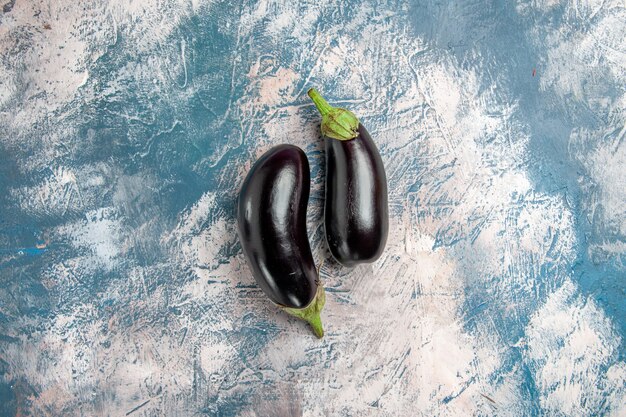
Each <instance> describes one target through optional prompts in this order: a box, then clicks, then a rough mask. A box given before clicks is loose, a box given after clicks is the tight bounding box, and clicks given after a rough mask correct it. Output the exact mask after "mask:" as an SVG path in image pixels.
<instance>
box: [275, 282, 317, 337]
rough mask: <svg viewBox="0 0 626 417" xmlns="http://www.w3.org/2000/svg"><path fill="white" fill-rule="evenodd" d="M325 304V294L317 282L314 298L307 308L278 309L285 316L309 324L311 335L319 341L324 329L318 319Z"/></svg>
mask: <svg viewBox="0 0 626 417" xmlns="http://www.w3.org/2000/svg"><path fill="white" fill-rule="evenodd" d="M325 303H326V293H325V292H324V287H323V286H322V284H321V283H320V282H318V283H317V293H315V298H313V301H311V302H310V303H309V305H308V306H306V307H304V308H289V307H280V308H281V309H282V310H283V311H284V312H286V313H287V314H291V315H292V316H294V317H297V318H299V319H300V320H304V321H306V322H307V323H309V324H310V325H311V328H312V329H313V333H315V336H317V337H318V338H319V339H321V338H322V337H324V328H323V327H322V319H321V317H320V313H321V312H322V309H323V308H324V304H325Z"/></svg>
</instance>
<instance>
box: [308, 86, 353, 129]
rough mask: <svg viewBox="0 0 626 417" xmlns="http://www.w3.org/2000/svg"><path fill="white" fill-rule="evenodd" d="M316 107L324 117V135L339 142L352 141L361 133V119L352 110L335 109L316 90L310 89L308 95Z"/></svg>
mask: <svg viewBox="0 0 626 417" xmlns="http://www.w3.org/2000/svg"><path fill="white" fill-rule="evenodd" d="M307 94H308V95H309V97H311V100H313V103H315V107H317V110H319V112H320V114H321V115H322V125H321V126H322V134H323V135H324V136H327V137H329V138H333V139H338V140H350V139H354V138H356V137H357V136H358V135H359V133H358V129H359V119H357V117H356V116H355V115H354V113H352V112H351V111H350V110H346V109H342V108H339V107H333V106H331V105H330V104H328V102H327V101H326V100H324V97H322V96H321V94H320V93H318V92H317V90H316V89H315V88H311V89H309V91H308V93H307Z"/></svg>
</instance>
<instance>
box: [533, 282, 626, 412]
mask: <svg viewBox="0 0 626 417" xmlns="http://www.w3.org/2000/svg"><path fill="white" fill-rule="evenodd" d="M526 333H527V340H526V343H527V346H528V359H529V360H530V366H531V369H532V370H533V372H534V373H535V381H536V383H537V384H538V388H539V392H540V394H541V396H540V401H541V405H542V408H543V409H544V410H545V411H546V413H548V414H554V415H567V416H581V417H582V416H588V415H592V414H595V413H597V412H598V411H599V410H605V411H611V412H612V413H614V414H615V415H619V413H620V410H622V411H623V410H624V404H626V387H625V386H624V378H623V377H624V363H620V362H617V363H616V362H615V361H616V358H617V355H618V354H619V351H618V348H619V346H620V343H621V339H620V336H619V334H617V333H616V332H615V330H614V329H613V328H612V326H611V323H610V321H609V320H608V319H607V317H606V316H605V315H604V314H603V313H602V311H601V310H600V309H599V308H598V307H597V306H596V304H595V303H594V302H593V300H591V299H589V298H585V297H583V296H581V295H580V294H579V293H578V292H577V290H576V285H575V284H574V283H573V282H572V281H570V280H567V281H566V282H565V283H564V284H563V286H562V287H561V288H559V289H558V290H557V291H556V292H554V293H553V294H552V295H550V297H549V298H548V300H547V302H546V303H545V305H544V306H542V307H541V308H540V309H539V310H538V311H537V312H536V313H535V314H534V315H533V317H532V319H531V321H530V323H529V324H528V328H527V331H526Z"/></svg>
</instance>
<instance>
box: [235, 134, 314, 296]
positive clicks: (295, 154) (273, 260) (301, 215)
mask: <svg viewBox="0 0 626 417" xmlns="http://www.w3.org/2000/svg"><path fill="white" fill-rule="evenodd" d="M309 183H310V173H309V162H308V160H307V157H306V155H305V154H304V152H303V151H302V149H300V148H298V147H297V146H293V145H279V146H276V147H274V148H272V149H270V150H269V151H267V152H266V153H265V154H264V155H263V156H262V157H261V158H260V159H259V160H258V161H257V162H256V163H255V164H254V166H253V167H252V169H251V170H250V172H249V173H248V176H247V177H246V179H245V181H244V183H243V186H242V187H241V191H240V193H239V201H238V217H237V220H238V224H239V238H240V240H241V246H242V248H243V252H244V254H245V256H246V259H247V260H248V265H249V266H250V269H251V270H252V274H253V275H254V278H255V279H256V282H257V283H258V284H259V286H260V287H261V289H263V292H265V294H266V295H267V296H268V297H269V298H270V299H271V300H272V301H273V302H274V303H276V304H279V305H281V306H285V307H290V308H304V307H306V306H308V305H309V304H310V303H311V301H312V300H313V298H314V297H315V294H316V291H317V271H316V269H315V263H314V262H313V255H312V254H311V246H310V244H309V239H308V237H307V231H306V209H307V204H308V201H309V186H310V185H309Z"/></svg>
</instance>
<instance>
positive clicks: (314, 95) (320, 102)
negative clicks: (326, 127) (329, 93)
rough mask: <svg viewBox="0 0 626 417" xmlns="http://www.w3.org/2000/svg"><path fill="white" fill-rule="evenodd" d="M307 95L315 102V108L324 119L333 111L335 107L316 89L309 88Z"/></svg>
mask: <svg viewBox="0 0 626 417" xmlns="http://www.w3.org/2000/svg"><path fill="white" fill-rule="evenodd" d="M307 94H308V95H309V97H311V100H313V103H314V104H315V107H317V110H318V111H319V112H320V114H321V115H322V117H323V116H326V115H327V114H328V113H330V111H331V110H332V109H333V106H331V105H330V104H328V102H327V101H326V100H325V99H324V97H322V95H321V94H320V93H319V92H318V91H317V90H316V89H315V88H309V91H307Z"/></svg>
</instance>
